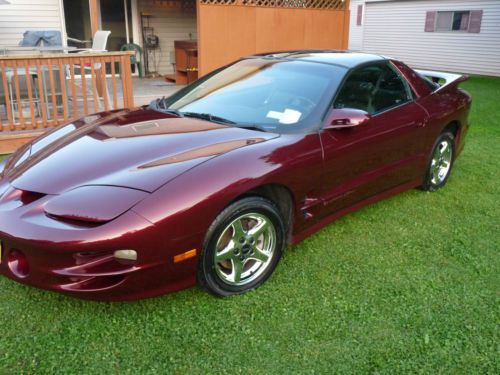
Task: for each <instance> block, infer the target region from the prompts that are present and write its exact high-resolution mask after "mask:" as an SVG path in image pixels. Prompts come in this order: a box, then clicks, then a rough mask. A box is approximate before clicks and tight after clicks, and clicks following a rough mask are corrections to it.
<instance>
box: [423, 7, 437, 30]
mask: <svg viewBox="0 0 500 375" xmlns="http://www.w3.org/2000/svg"><path fill="white" fill-rule="evenodd" d="M436 16H437V12H427V13H426V15H425V32H427V33H429V32H433V31H434V27H435V25H436Z"/></svg>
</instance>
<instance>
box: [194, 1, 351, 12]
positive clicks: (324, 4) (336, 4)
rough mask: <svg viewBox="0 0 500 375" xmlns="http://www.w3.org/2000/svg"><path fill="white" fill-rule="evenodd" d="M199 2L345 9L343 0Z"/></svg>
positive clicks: (203, 2) (207, 2) (202, 2)
mask: <svg viewBox="0 0 500 375" xmlns="http://www.w3.org/2000/svg"><path fill="white" fill-rule="evenodd" d="M201 4H207V5H243V6H252V7H271V8H302V9H333V10H343V9H345V0H201Z"/></svg>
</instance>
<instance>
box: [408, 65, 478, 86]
mask: <svg viewBox="0 0 500 375" xmlns="http://www.w3.org/2000/svg"><path fill="white" fill-rule="evenodd" d="M415 71H416V72H417V73H418V74H420V75H421V76H423V77H424V78H427V79H429V80H430V81H432V82H434V83H436V84H438V85H439V86H440V87H439V88H438V89H437V90H436V91H438V90H441V89H443V88H444V87H447V86H450V85H451V84H454V85H455V86H456V85H458V84H459V83H460V82H464V81H467V80H468V79H469V76H468V75H463V74H455V73H446V72H435V71H432V70H420V69H415ZM441 79H443V80H444V83H440V80H441Z"/></svg>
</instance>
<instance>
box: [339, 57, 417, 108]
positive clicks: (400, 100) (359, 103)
mask: <svg viewBox="0 0 500 375" xmlns="http://www.w3.org/2000/svg"><path fill="white" fill-rule="evenodd" d="M411 99H412V94H411V91H410V89H409V87H408V84H407V82H406V81H404V80H403V78H401V76H400V75H399V74H398V73H397V72H396V71H395V70H394V69H393V68H392V67H391V66H389V65H388V64H387V63H377V64H373V65H367V66H363V67H361V68H358V69H356V70H354V71H353V72H352V73H351V74H350V75H349V77H348V78H347V79H346V81H345V82H344V84H343V86H342V88H341V89H340V91H339V93H338V95H337V99H336V100H335V104H334V106H335V108H354V109H361V110H363V111H366V112H368V113H370V114H377V113H380V112H384V111H386V110H388V109H391V108H394V107H397V106H400V105H401V104H404V103H406V102H408V101H410V100H411Z"/></svg>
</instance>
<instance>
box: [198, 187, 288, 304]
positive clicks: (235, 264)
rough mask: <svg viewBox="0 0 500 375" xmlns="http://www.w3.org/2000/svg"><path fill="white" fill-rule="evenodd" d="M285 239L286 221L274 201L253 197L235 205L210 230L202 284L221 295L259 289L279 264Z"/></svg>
mask: <svg viewBox="0 0 500 375" xmlns="http://www.w3.org/2000/svg"><path fill="white" fill-rule="evenodd" d="M284 238H285V226H284V221H283V219H282V217H281V215H280V213H279V210H278V209H277V207H276V206H275V205H274V204H273V203H272V202H270V201H268V200H266V199H263V198H260V197H250V198H244V199H242V200H240V201H237V202H235V203H233V204H232V205H230V206H229V207H228V208H226V209H225V210H224V211H223V212H222V213H221V214H220V215H219V216H218V217H217V218H216V219H215V221H214V222H213V224H212V225H211V226H210V228H209V230H208V233H207V239H206V241H205V246H204V248H203V252H202V255H201V259H200V266H199V269H198V281H199V283H200V284H201V285H202V286H203V287H204V288H205V289H207V290H208V291H209V292H210V293H213V294H215V295H218V296H229V295H233V294H239V293H244V292H246V291H248V290H251V289H254V288H256V287H257V286H259V285H260V284H262V283H263V282H264V281H266V280H267V279H268V278H269V276H271V274H272V273H273V271H274V269H275V268H276V266H277V265H278V262H279V260H280V258H281V254H282V252H283V248H284V245H285V242H284Z"/></svg>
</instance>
